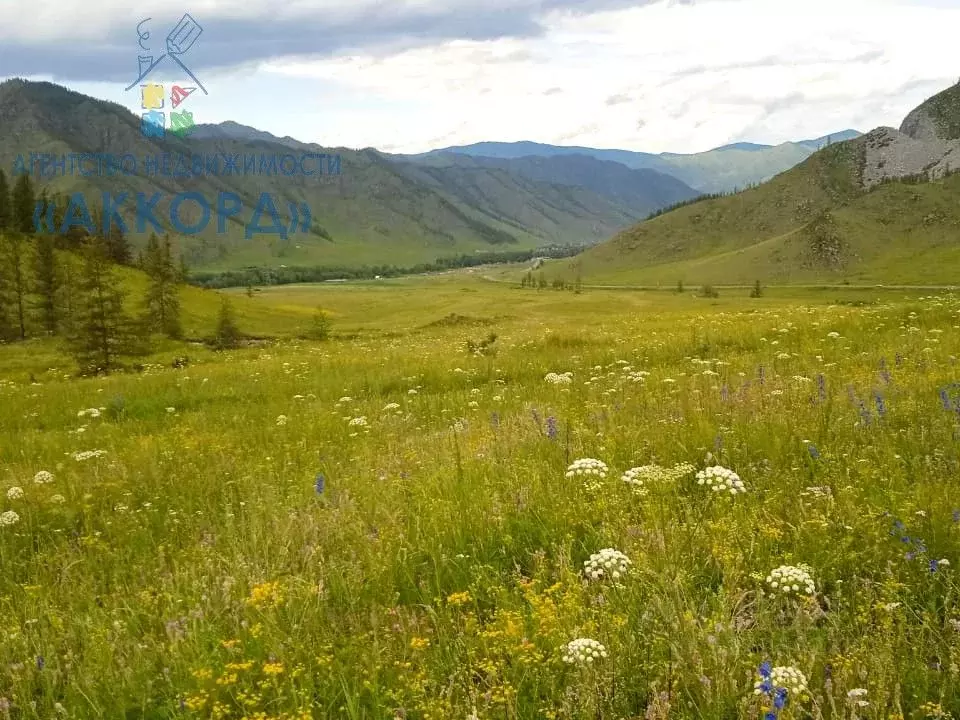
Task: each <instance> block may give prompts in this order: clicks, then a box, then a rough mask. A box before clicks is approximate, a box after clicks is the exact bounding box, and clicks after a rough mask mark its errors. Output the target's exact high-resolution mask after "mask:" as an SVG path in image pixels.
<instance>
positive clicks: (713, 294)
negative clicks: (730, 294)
mask: <svg viewBox="0 0 960 720" xmlns="http://www.w3.org/2000/svg"><path fill="white" fill-rule="evenodd" d="M701 295H702V296H703V297H706V298H718V297H720V293H719V292H717V289H716V288H715V287H714V286H713V285H704V286H703V290H702V291H701Z"/></svg>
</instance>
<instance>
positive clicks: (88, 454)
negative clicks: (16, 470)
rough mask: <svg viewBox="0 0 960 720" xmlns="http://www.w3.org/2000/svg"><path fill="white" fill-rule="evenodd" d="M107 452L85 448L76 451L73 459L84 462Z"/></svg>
mask: <svg viewBox="0 0 960 720" xmlns="http://www.w3.org/2000/svg"><path fill="white" fill-rule="evenodd" d="M106 454H107V451H106V450H83V451H82V452H75V453H74V454H73V459H74V460H76V461H77V462H83V461H84V460H90V459H92V458H98V457H103V456H104V455H106ZM34 481H36V478H34Z"/></svg>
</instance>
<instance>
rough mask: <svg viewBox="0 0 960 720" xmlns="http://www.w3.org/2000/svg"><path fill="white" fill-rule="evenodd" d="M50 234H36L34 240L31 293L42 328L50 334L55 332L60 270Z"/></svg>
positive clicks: (57, 314)
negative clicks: (33, 296) (35, 299)
mask: <svg viewBox="0 0 960 720" xmlns="http://www.w3.org/2000/svg"><path fill="white" fill-rule="evenodd" d="M54 242H55V241H54V237H53V236H52V235H46V234H44V235H38V236H37V239H36V240H35V241H34V254H33V288H32V290H33V294H34V295H35V296H36V298H37V301H36V308H37V312H38V315H39V318H40V324H41V325H42V326H43V329H44V330H46V331H47V332H48V333H50V334H51V335H53V334H55V333H56V332H57V324H58V319H59V318H58V316H59V309H60V308H59V302H58V299H59V298H58V297H57V296H58V295H59V292H60V272H59V269H58V268H57V253H56V251H55V249H54Z"/></svg>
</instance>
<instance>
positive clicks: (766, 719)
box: [763, 710, 777, 720]
mask: <svg viewBox="0 0 960 720" xmlns="http://www.w3.org/2000/svg"><path fill="white" fill-rule="evenodd" d="M763 720H777V714H776V713H775V712H774V711H773V710H768V711H767V712H765V713H764V715H763Z"/></svg>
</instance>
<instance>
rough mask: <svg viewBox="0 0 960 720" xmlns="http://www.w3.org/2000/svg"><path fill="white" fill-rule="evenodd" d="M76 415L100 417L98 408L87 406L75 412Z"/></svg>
mask: <svg viewBox="0 0 960 720" xmlns="http://www.w3.org/2000/svg"><path fill="white" fill-rule="evenodd" d="M77 417H78V418H82V417H90V418H98V417H100V409H99V408H87V409H86V410H81V411H80V412H78V413H77Z"/></svg>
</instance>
